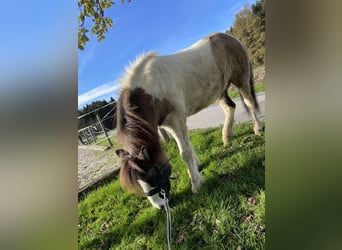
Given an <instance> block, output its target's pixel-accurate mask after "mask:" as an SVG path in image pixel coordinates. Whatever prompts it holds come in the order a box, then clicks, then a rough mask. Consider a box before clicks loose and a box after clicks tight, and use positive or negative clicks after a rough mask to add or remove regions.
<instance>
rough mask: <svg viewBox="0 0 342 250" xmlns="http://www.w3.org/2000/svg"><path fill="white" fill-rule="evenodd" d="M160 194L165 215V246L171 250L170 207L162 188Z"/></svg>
mask: <svg viewBox="0 0 342 250" xmlns="http://www.w3.org/2000/svg"><path fill="white" fill-rule="evenodd" d="M160 194H161V195H162V196H163V198H164V204H165V206H164V207H165V211H166V216H167V246H168V249H169V250H171V214H170V207H169V199H168V198H167V197H166V193H165V191H164V189H162V190H160Z"/></svg>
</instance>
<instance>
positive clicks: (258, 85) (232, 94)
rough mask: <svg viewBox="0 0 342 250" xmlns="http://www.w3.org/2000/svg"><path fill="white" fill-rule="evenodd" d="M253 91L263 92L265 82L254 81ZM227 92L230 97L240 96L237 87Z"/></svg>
mask: <svg viewBox="0 0 342 250" xmlns="http://www.w3.org/2000/svg"><path fill="white" fill-rule="evenodd" d="M254 91H255V93H259V92H264V91H265V83H264V82H258V83H255V84H254ZM228 94H229V97H230V98H231V99H233V98H236V97H239V96H240V95H239V91H238V89H237V88H234V89H231V90H229V91H228Z"/></svg>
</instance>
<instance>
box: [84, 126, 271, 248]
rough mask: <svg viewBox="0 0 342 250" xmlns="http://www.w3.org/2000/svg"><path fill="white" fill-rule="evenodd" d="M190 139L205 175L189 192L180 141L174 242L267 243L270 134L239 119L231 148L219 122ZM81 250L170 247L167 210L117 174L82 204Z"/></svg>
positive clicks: (174, 156) (174, 159) (175, 161)
mask: <svg viewBox="0 0 342 250" xmlns="http://www.w3.org/2000/svg"><path fill="white" fill-rule="evenodd" d="M189 134H190V137H191V141H192V144H193V146H194V149H195V151H196V152H197V154H198V156H199V158H200V160H201V161H202V167H201V168H202V170H201V174H202V176H203V178H204V180H205V182H204V184H203V186H202V188H201V189H200V192H199V194H198V195H193V194H192V193H191V183H190V179H189V177H188V174H187V169H186V166H185V164H184V163H183V161H182V160H181V159H180V157H179V154H178V150H177V146H176V143H175V142H174V141H173V140H170V141H168V142H167V143H166V145H165V148H166V151H167V154H168V155H169V156H170V157H171V164H172V166H173V174H172V176H173V177H176V180H172V183H171V192H172V194H171V201H170V207H171V217H172V249H237V248H239V247H241V249H265V163H264V162H265V156H264V148H265V141H264V136H261V137H257V136H255V135H254V134H253V133H252V128H251V125H250V124H248V123H243V124H239V125H236V126H234V135H235V136H234V139H233V140H232V143H231V145H230V146H228V147H224V146H223V145H222V141H221V128H210V129H201V130H194V131H191V132H190V133H189ZM78 213H79V225H78V241H79V249H167V240H166V213H165V211H163V210H158V209H155V208H153V207H152V206H151V204H150V203H149V201H148V200H147V199H146V198H145V197H142V196H137V195H134V194H130V193H127V192H126V191H123V190H122V189H121V188H120V185H119V181H118V179H117V177H115V178H114V179H113V180H112V181H110V182H107V183H105V184H103V185H102V186H100V187H98V188H97V189H96V190H93V191H91V192H89V193H88V194H86V195H85V196H84V197H83V199H82V200H80V201H79V205H78Z"/></svg>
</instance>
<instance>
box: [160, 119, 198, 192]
mask: <svg viewBox="0 0 342 250" xmlns="http://www.w3.org/2000/svg"><path fill="white" fill-rule="evenodd" d="M185 122H186V119H185V118H184V119H180V118H179V117H177V116H176V115H172V116H169V117H168V118H167V119H165V121H164V124H163V125H165V128H166V129H167V130H168V132H169V133H170V134H171V135H172V136H173V138H175V140H176V142H177V146H178V149H179V153H180V155H181V157H182V159H183V160H184V161H185V162H186V164H187V165H188V174H189V176H190V178H191V184H192V192H193V193H198V189H199V188H200V186H201V184H202V182H203V180H202V177H201V175H200V173H199V171H198V165H199V164H200V161H199V158H198V156H197V155H196V153H195V151H194V149H193V148H192V146H191V143H190V139H189V137H188V135H187V131H186V124H185Z"/></svg>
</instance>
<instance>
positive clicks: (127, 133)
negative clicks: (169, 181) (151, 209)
mask: <svg viewBox="0 0 342 250" xmlns="http://www.w3.org/2000/svg"><path fill="white" fill-rule="evenodd" d="M129 100H130V89H123V90H122V91H121V94H120V97H119V100H118V102H117V105H118V106H117V127H116V131H117V138H118V140H119V141H120V142H121V143H122V144H123V145H124V147H125V148H126V149H127V150H128V151H129V152H130V155H124V157H121V159H123V160H122V166H121V170H120V182H121V185H122V186H123V187H125V188H127V189H129V190H131V191H135V190H136V189H138V187H139V185H138V183H137V178H138V174H139V173H144V172H145V169H142V168H141V167H140V166H139V165H138V164H136V162H135V161H134V160H133V159H137V160H139V159H140V160H142V155H141V150H142V148H146V149H147V150H148V152H149V155H150V156H151V159H149V160H150V161H151V162H156V161H158V159H157V158H158V157H159V156H160V155H161V154H162V147H161V145H160V142H159V137H158V132H157V130H156V129H155V128H154V127H153V126H152V125H151V124H149V123H148V122H147V121H146V120H145V119H144V118H143V117H141V113H140V112H137V111H138V107H136V106H135V105H132V103H131V102H130V101H129Z"/></svg>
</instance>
